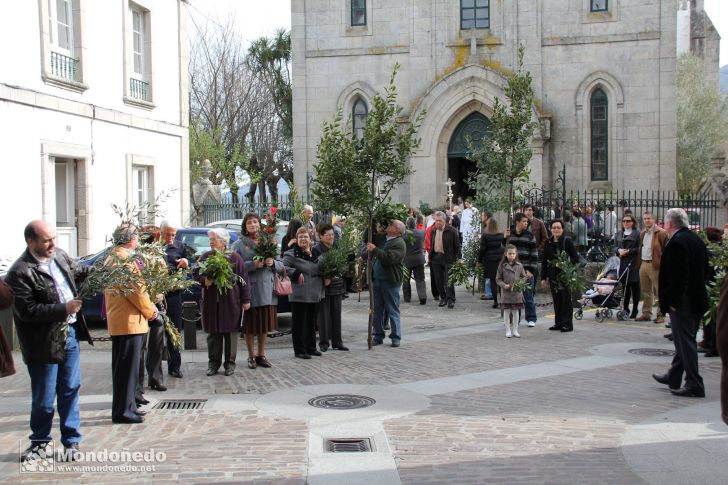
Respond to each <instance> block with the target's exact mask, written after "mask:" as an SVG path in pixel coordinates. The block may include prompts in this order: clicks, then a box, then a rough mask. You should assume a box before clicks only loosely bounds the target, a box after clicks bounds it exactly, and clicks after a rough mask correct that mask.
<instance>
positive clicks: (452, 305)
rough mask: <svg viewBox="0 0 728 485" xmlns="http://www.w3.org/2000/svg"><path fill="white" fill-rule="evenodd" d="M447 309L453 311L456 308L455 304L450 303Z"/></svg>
mask: <svg viewBox="0 0 728 485" xmlns="http://www.w3.org/2000/svg"><path fill="white" fill-rule="evenodd" d="M447 307H448V308H449V309H451V310H452V309H453V308H455V303H453V302H450V303H448V304H447Z"/></svg>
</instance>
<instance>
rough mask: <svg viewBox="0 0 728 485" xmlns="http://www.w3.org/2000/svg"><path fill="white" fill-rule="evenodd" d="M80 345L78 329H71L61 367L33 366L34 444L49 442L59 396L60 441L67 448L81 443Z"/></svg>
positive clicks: (31, 366)
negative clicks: (79, 404)
mask: <svg viewBox="0 0 728 485" xmlns="http://www.w3.org/2000/svg"><path fill="white" fill-rule="evenodd" d="M80 350H81V349H80V346H79V344H78V340H77V339H76V329H75V327H74V326H73V325H69V326H68V337H67V338H66V360H65V361H64V362H63V363H62V364H30V365H28V374H30V388H31V393H32V405H31V411H30V430H31V435H30V439H31V441H50V440H51V427H52V425H53V414H54V411H55V408H54V403H55V401H56V396H57V397H58V416H59V417H60V421H61V442H62V443H63V444H64V445H66V446H67V445H69V444H71V443H78V442H80V441H81V432H80V431H79V430H78V428H79V426H80V425H81V413H80V411H79V409H78V395H79V389H81V366H80Z"/></svg>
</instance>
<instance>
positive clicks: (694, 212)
mask: <svg viewBox="0 0 728 485" xmlns="http://www.w3.org/2000/svg"><path fill="white" fill-rule="evenodd" d="M527 203H530V204H533V205H534V206H535V207H536V208H537V214H538V215H539V217H541V218H542V219H543V220H544V221H545V222H546V224H547V225H548V223H549V222H550V221H551V219H554V218H561V219H565V220H566V222H567V224H566V225H567V227H566V229H567V234H568V235H569V236H570V237H571V238H572V239H573V240H574V242H575V243H576V244H577V246H580V248H581V249H582V251H586V250H587V249H588V248H590V247H592V246H593V245H594V242H595V241H599V240H601V239H609V238H610V237H611V236H612V235H613V234H612V230H611V229H610V228H609V227H607V226H609V225H614V224H616V230H617V231H620V230H621V229H622V217H623V216H624V214H625V212H627V211H631V212H632V215H633V216H634V218H635V219H636V220H637V226H636V229H638V230H640V229H642V226H643V223H642V215H643V214H644V213H645V212H651V213H652V215H653V217H654V219H655V221H656V223H657V224H658V225H660V226H662V224H663V219H664V217H665V214H666V213H667V211H668V210H669V209H672V208H682V209H685V211H686V212H687V213H688V219H689V223H690V228H691V229H698V230H703V229H705V228H706V227H708V226H714V225H715V224H716V220H717V215H718V210H719V208H721V207H722V205H721V203H720V201H718V200H717V199H716V198H714V197H711V196H709V195H705V194H679V193H678V192H673V191H652V190H634V191H629V190H626V191H614V192H603V191H586V190H585V191H570V192H567V193H566V194H562V193H561V192H560V191H544V190H532V191H530V192H528V193H527V194H526V197H525V200H524V204H527ZM609 207H613V209H614V215H613V216H611V215H610V216H608V217H607V213H608V212H609V210H608V208H609ZM577 214H578V215H579V217H576V215H577ZM612 218H614V220H612Z"/></svg>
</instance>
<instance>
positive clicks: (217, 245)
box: [195, 228, 250, 376]
mask: <svg viewBox="0 0 728 485" xmlns="http://www.w3.org/2000/svg"><path fill="white" fill-rule="evenodd" d="M207 235H208V236H209V238H210V248H211V249H210V251H207V252H205V253H204V254H203V255H202V256H201V257H200V260H199V262H200V263H203V262H204V261H206V260H207V259H208V258H209V257H210V256H212V255H213V254H215V253H216V252H219V253H222V254H223V255H224V256H225V259H227V261H228V262H229V263H230V266H231V269H232V270H233V273H234V274H235V276H236V279H235V281H234V284H233V286H232V288H227V289H222V290H221V289H220V288H218V287H217V285H216V284H215V282H214V281H213V279H210V278H209V276H211V275H209V274H206V273H203V272H201V271H200V269H199V268H197V269H196V270H195V279H196V280H197V281H198V282H199V283H200V285H201V286H202V298H201V300H200V305H201V307H202V308H201V309H200V313H201V314H202V329H203V330H204V331H205V332H206V333H207V356H208V368H207V375H208V376H212V375H215V374H217V371H218V369H219V368H220V364H223V367H224V368H225V375H226V376H231V375H233V373H234V372H235V357H236V354H237V351H238V336H237V333H238V332H239V331H240V328H241V320H242V315H243V311H244V310H247V309H248V308H250V285H249V281H248V271H247V270H246V269H245V262H244V261H243V259H242V258H241V257H240V256H238V254H237V253H234V252H229V251H228V250H227V245H228V243H229V242H230V233H229V232H228V231H227V229H222V228H214V229H210V231H209V232H208V233H207ZM223 349H224V353H225V361H224V363H223V360H222V357H223Z"/></svg>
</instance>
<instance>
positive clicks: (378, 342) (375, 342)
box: [372, 340, 382, 347]
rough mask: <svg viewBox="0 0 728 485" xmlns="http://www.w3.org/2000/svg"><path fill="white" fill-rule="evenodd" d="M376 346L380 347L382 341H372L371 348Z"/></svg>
mask: <svg viewBox="0 0 728 485" xmlns="http://www.w3.org/2000/svg"><path fill="white" fill-rule="evenodd" d="M377 345H382V341H381V340H372V347H374V346H377Z"/></svg>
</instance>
